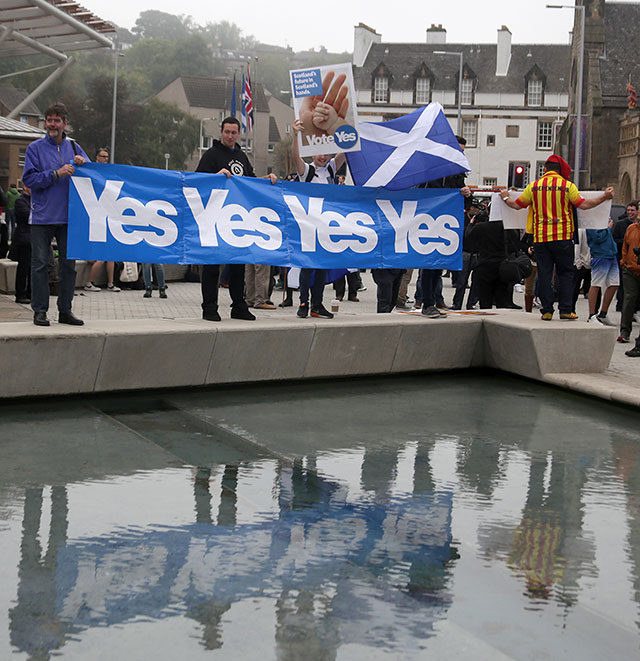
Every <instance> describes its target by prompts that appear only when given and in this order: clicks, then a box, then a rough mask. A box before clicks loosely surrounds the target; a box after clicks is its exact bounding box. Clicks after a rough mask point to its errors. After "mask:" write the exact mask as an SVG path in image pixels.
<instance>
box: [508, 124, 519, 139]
mask: <svg viewBox="0 0 640 661" xmlns="http://www.w3.org/2000/svg"><path fill="white" fill-rule="evenodd" d="M505 135H506V136H507V138H519V137H520V127H519V126H518V125H517V124H507V129H506V132H505Z"/></svg>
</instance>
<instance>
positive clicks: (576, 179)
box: [547, 5, 585, 188]
mask: <svg viewBox="0 0 640 661" xmlns="http://www.w3.org/2000/svg"><path fill="white" fill-rule="evenodd" d="M547 9H573V10H574V11H576V10H577V11H579V12H580V53H579V57H578V93H577V97H578V103H577V104H576V143H575V149H574V152H573V156H574V161H573V172H574V183H575V185H576V186H577V187H578V188H580V161H581V155H582V154H581V151H582V82H583V76H584V22H585V8H584V5H547Z"/></svg>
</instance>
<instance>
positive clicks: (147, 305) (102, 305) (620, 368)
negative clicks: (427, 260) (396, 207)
mask: <svg viewBox="0 0 640 661" xmlns="http://www.w3.org/2000/svg"><path fill="white" fill-rule="evenodd" d="M415 277H416V276H415V274H414V278H413V283H415ZM363 282H364V284H365V286H366V287H367V289H366V291H362V292H359V293H358V297H359V298H360V302H359V303H353V302H349V301H342V302H341V303H340V311H339V315H341V316H349V317H351V316H357V315H359V314H371V313H374V312H375V309H376V301H375V284H374V283H373V280H372V278H371V274H370V272H367V273H364V274H363ZM413 283H412V286H411V287H410V289H409V292H410V294H412V293H413V291H414V287H413ZM444 285H445V290H444V295H445V300H446V301H447V302H450V301H451V299H452V296H453V290H452V287H451V281H450V280H449V279H447V278H445V280H444ZM142 294H143V292H142V291H139V290H127V289H123V290H122V291H121V292H119V293H110V292H107V291H106V290H104V289H103V290H102V291H100V292H88V291H84V290H82V289H78V290H76V296H75V298H74V303H73V311H74V313H75V314H76V315H77V316H79V317H80V318H81V319H84V320H85V322H87V323H90V322H91V321H92V320H120V319H121V320H126V319H194V318H200V317H201V308H200V303H201V296H200V285H199V283H188V282H170V283H168V289H167V296H168V298H167V299H160V298H158V292H157V291H154V292H153V297H152V298H151V299H146V298H143V296H142ZM333 297H334V291H333V289H332V288H331V287H327V288H326V290H325V305H326V307H327V308H328V307H329V304H330V301H331V299H332V298H333ZM272 298H273V301H274V303H276V304H277V303H279V302H280V301H281V300H282V292H281V291H278V290H276V291H274V293H273V297H272ZM294 300H295V302H296V305H295V306H294V307H290V308H284V309H282V308H278V309H277V310H273V311H269V310H257V311H255V313H256V316H257V317H258V318H265V319H270V318H271V319H273V318H280V319H282V318H287V319H295V312H296V309H297V294H296V295H295V296H294ZM514 300H515V302H516V303H519V304H521V305H522V304H523V295H522V294H521V293H516V294H515V295H514ZM229 301H230V299H229V296H228V292H227V291H226V290H221V292H220V303H221V304H220V314H221V316H222V317H223V323H224V319H225V318H226V317H228V315H229V307H228V302H229ZM613 307H614V305H612V308H613ZM49 312H50V318H51V319H52V320H55V318H56V314H55V313H56V307H55V298H52V299H51V303H50V308H49ZM523 314H525V313H524V312H523ZM534 314H537V313H536V311H535V310H534ZM578 314H579V315H580V319H581V320H586V319H587V317H588V308H587V301H586V300H585V299H584V298H583V297H582V296H581V297H580V299H579V301H578ZM609 317H610V319H611V321H613V322H614V323H615V324H616V325H617V324H619V322H620V313H619V312H615V310H610V311H609ZM31 319H32V312H31V308H30V307H29V305H20V304H17V303H15V302H14V297H13V296H10V295H0V323H6V322H19V321H22V322H24V321H30V320H31ZM300 323H304V320H300ZM327 323H330V322H327ZM550 323H564V324H566V323H571V322H560V321H558V320H554V321H553V322H550ZM638 333H640V324H636V323H634V328H633V332H632V338H635V337H637V335H638ZM632 346H633V344H618V343H616V346H615V348H614V353H613V357H612V359H611V363H610V365H609V369H608V370H607V372H606V373H605V374H604V375H603V377H606V379H608V380H609V381H614V382H616V383H617V384H618V387H619V386H620V381H621V380H622V381H623V383H629V386H630V387H633V388H635V389H638V392H640V359H634V358H629V357H627V356H625V355H624V352H625V351H627V350H628V349H630V348H631V347H632Z"/></svg>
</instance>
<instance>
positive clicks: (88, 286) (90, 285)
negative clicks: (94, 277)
mask: <svg viewBox="0 0 640 661" xmlns="http://www.w3.org/2000/svg"><path fill="white" fill-rule="evenodd" d="M84 290H85V291H100V287H96V286H95V285H94V284H93V282H87V284H86V285H85V286H84Z"/></svg>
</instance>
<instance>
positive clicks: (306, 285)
mask: <svg viewBox="0 0 640 661" xmlns="http://www.w3.org/2000/svg"><path fill="white" fill-rule="evenodd" d="M314 273H315V275H314ZM312 276H313V285H312V284H311V278H312ZM326 280H327V270H326V269H300V303H309V290H311V309H312V310H315V309H317V308H319V307H320V306H321V305H322V296H323V294H324V284H325V281H326Z"/></svg>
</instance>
